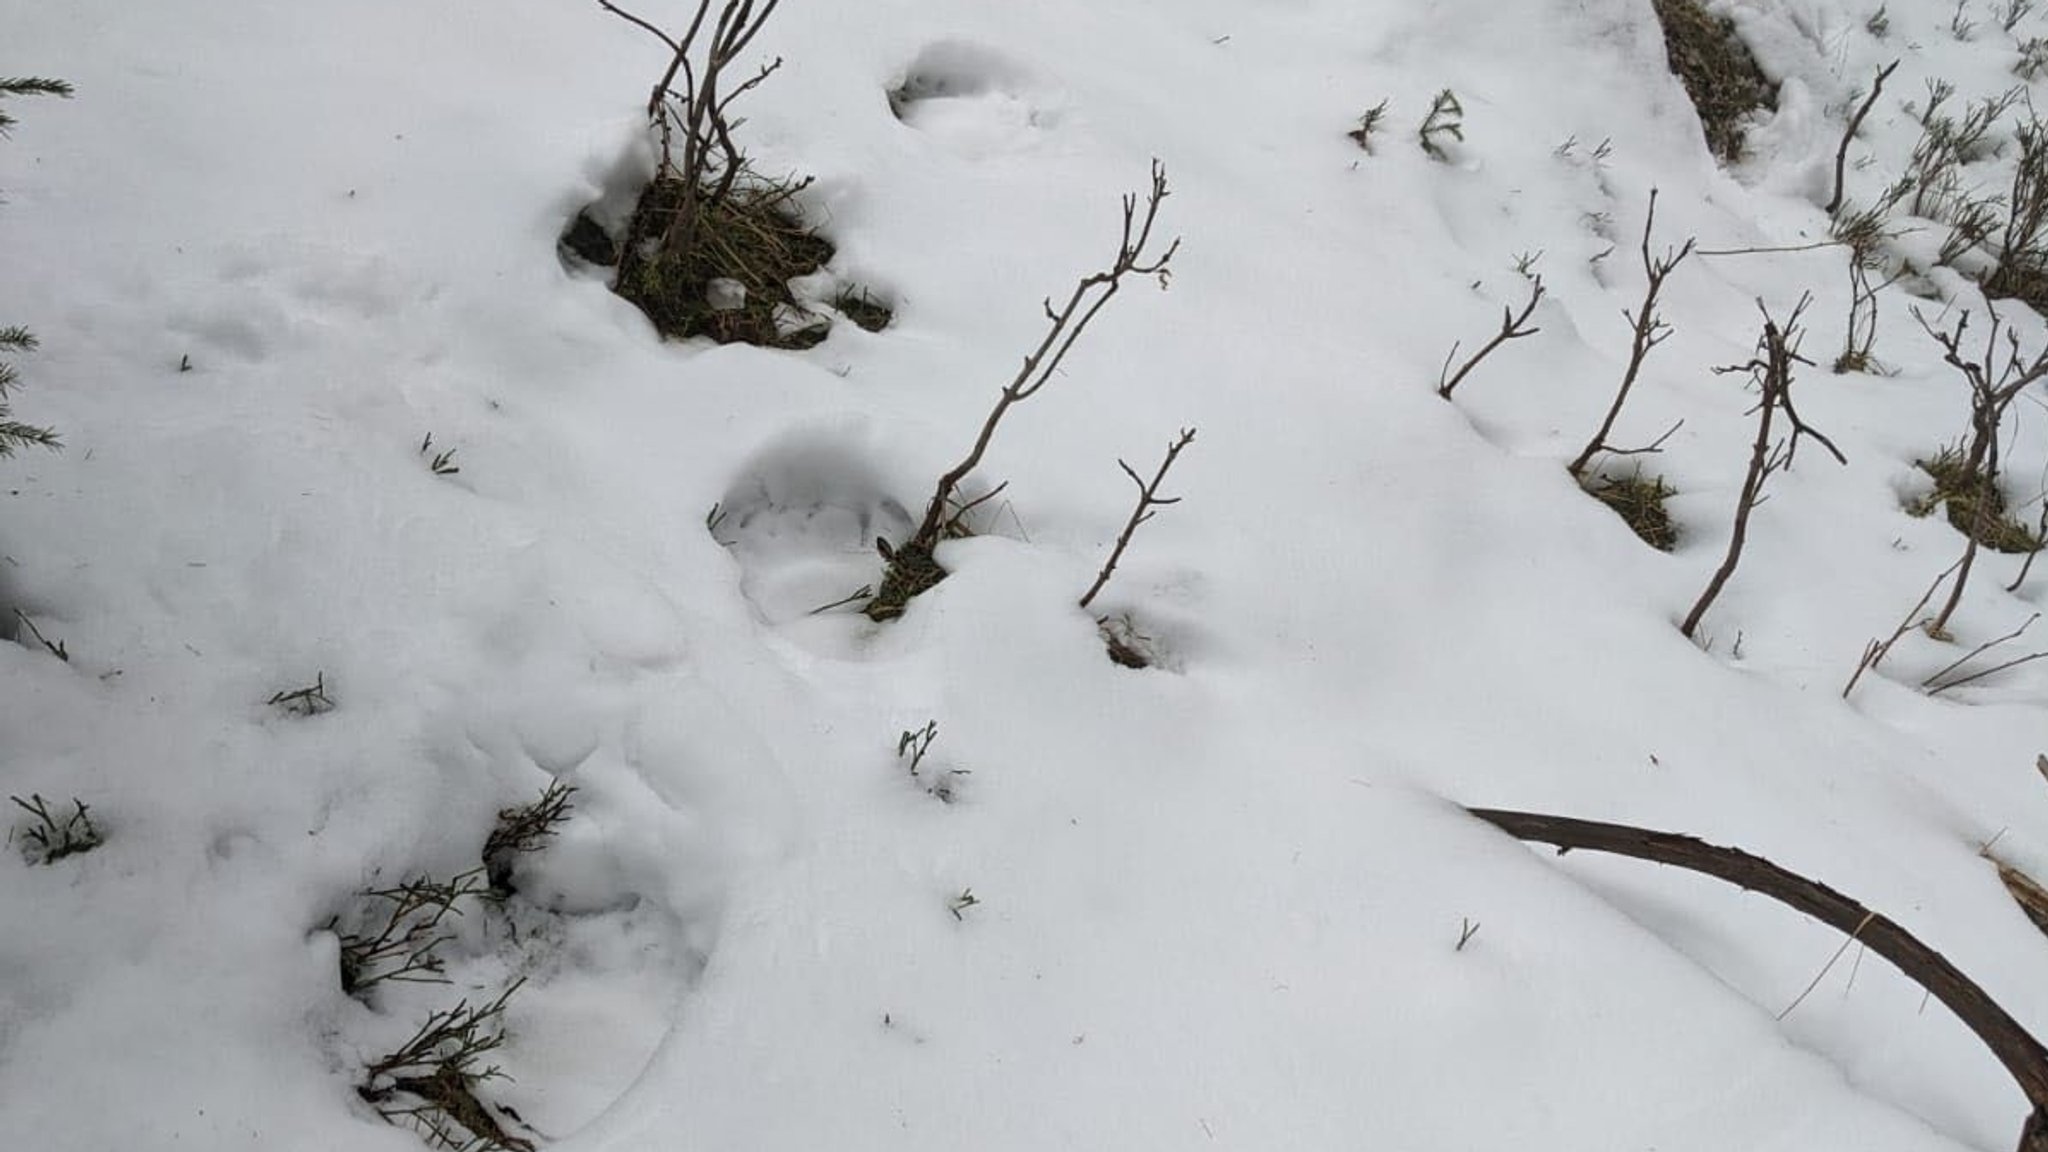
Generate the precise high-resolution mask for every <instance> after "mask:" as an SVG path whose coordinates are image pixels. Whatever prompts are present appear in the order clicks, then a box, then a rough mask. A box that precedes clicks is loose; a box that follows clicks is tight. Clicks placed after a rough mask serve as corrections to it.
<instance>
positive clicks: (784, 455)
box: [708, 422, 911, 624]
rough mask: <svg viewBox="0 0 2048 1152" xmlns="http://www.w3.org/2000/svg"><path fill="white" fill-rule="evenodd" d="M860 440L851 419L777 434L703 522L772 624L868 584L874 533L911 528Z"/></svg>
mask: <svg viewBox="0 0 2048 1152" xmlns="http://www.w3.org/2000/svg"><path fill="white" fill-rule="evenodd" d="M862 438H863V437H862V434H861V433H860V431H859V428H858V426H857V425H853V424H851V423H850V422H836V423H834V424H832V425H822V426H819V425H814V426H809V427H805V428H802V429H798V430H796V431H792V432H788V433H784V434H783V435H782V436H780V437H778V438H777V439H775V440H773V441H771V442H770V443H769V444H768V445H767V446H765V447H763V448H762V449H761V450H760V451H759V452H758V453H756V454H755V456H754V459H753V460H752V461H751V462H750V463H749V464H748V465H747V467H746V468H745V469H744V470H743V471H742V472H741V474H740V476H739V478H738V479H737V480H735V481H734V482H733V484H732V486H731V487H730V488H728V489H727V490H726V493H725V496H724V498H723V499H722V500H720V501H719V504H718V508H717V510H716V511H715V512H714V513H713V515H712V516H711V518H710V520H709V521H708V526H709V527H710V528H711V533H712V535H713V537H715V538H716V539H717V540H718V542H719V543H720V544H723V545H725V546H726V547H727V548H729V549H731V550H732V554H733V556H734V558H735V559H737V560H738V561H739V564H740V571H741V577H740V590H741V591H742V592H743V593H744V594H745V595H746V597H747V599H748V600H749V601H750V602H752V604H753V605H754V608H755V610H756V611H758V612H759V613H760V614H761V615H762V617H763V618H764V619H766V620H768V621H769V622H771V623H776V624H781V623H786V622H789V621H792V620H797V619H801V618H803V617H805V616H809V615H812V614H814V612H815V610H816V609H819V608H821V607H823V606H825V605H828V604H832V603H834V602H837V601H841V600H846V599H847V598H848V597H851V596H854V594H855V593H856V592H858V591H859V590H860V589H861V588H862V587H863V586H866V585H872V584H873V583H874V582H875V581H876V580H877V579H878V578H879V576H880V573H881V568H882V562H881V558H880V556H879V554H878V553H877V552H876V549H875V539H876V538H877V537H878V536H879V537H883V538H887V539H891V540H900V539H902V538H903V537H904V536H906V535H908V534H909V532H910V529H911V517H910V513H909V512H908V511H907V510H906V509H905V508H904V506H903V504H902V503H901V502H900V501H899V500H897V499H896V497H895V495H894V494H893V492H892V490H891V488H890V486H889V485H888V484H886V483H885V482H884V477H883V476H882V474H881V470H880V469H879V468H878V467H876V466H875V464H874V463H873V462H872V457H871V455H870V454H869V453H867V452H864V451H862V450H860V448H859V447H857V446H856V444H857V443H858V441H859V440H861V439H862ZM849 441H852V442H854V443H849ZM857 603H858V601H855V602H854V603H851V604H849V605H848V606H847V607H848V609H849V610H850V609H851V608H852V607H854V606H856V605H857Z"/></svg>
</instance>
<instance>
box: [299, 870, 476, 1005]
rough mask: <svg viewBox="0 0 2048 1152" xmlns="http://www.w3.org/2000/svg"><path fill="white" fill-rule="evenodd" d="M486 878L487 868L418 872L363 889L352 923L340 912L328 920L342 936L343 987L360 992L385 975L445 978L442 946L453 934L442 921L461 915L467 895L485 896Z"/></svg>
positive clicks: (409, 979)
mask: <svg viewBox="0 0 2048 1152" xmlns="http://www.w3.org/2000/svg"><path fill="white" fill-rule="evenodd" d="M483 880H484V870H483V869H481V868H476V869H471V870H470V871H468V872H464V873H462V874H460V875H458V876H456V877H454V878H453V879H450V880H445V881H443V880H436V879H434V878H433V877H430V876H419V877H415V878H414V879H411V880H408V881H406V882H404V883H403V884H400V885H398V886H397V887H395V888H371V889H367V890H365V891H364V892H362V893H361V905H360V907H359V909H358V910H357V911H356V912H355V913H354V915H352V916H351V917H350V919H351V920H352V921H354V922H355V923H354V924H346V923H344V919H343V917H340V916H337V917H335V918H334V919H332V920H329V921H328V922H327V928H328V930H329V931H331V932H333V933H334V934H335V936H336V937H337V938H338V939H339V940H340V942H341V955H340V965H341V990H342V991H343V992H345V993H347V994H349V995H350V996H355V997H362V996H364V995H366V994H367V993H368V992H369V990H370V989H371V988H373V987H375V986H376V985H378V984H382V983H384V982H385V981H391V982H393V983H401V984H445V983H447V982H448V979H447V977H446V976H445V975H443V972H444V970H445V968H446V962H445V961H444V960H443V959H442V957H441V952H440V950H441V947H442V945H444V944H447V943H449V942H450V941H452V940H454V939H455V936H454V934H453V933H452V932H447V931H444V930H443V925H444V924H445V923H446V922H447V919H448V917H450V916H461V915H462V908H461V905H462V904H463V902H464V901H471V900H480V899H483V898H484V896H485V895H486V893H487V889H486V888H485V887H484V883H483Z"/></svg>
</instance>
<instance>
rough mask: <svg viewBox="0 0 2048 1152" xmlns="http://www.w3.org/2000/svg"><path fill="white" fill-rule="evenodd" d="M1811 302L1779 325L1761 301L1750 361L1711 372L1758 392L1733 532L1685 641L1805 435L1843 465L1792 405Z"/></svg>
mask: <svg viewBox="0 0 2048 1152" xmlns="http://www.w3.org/2000/svg"><path fill="white" fill-rule="evenodd" d="M1812 302H1813V297H1812V296H1811V295H1807V296H1801V297H1800V298H1799V303H1798V304H1796V305H1794V306H1793V308H1792V315H1791V316H1790V317H1789V318H1788V319H1787V320H1786V321H1785V323H1784V325H1783V326H1780V325H1779V324H1778V322H1777V321H1776V320H1775V319H1774V318H1772V316H1771V314H1770V311H1769V310H1768V309H1766V308H1765V307H1764V304H1763V301H1761V300H1759V301H1757V310H1758V311H1759V312H1761V313H1763V332H1762V334H1761V335H1759V336H1758V337H1757V345H1756V356H1755V357H1753V358H1752V359H1751V360H1750V361H1749V363H1747V364H1738V365H1735V366H1733V367H1730V368H1717V369H1715V371H1716V372H1724V373H1725V372H1747V373H1749V374H1750V378H1751V379H1752V380H1754V381H1755V382H1756V385H1757V389H1758V391H1759V392H1760V393H1761V396H1760V398H1759V399H1758V400H1757V404H1756V413H1757V422H1756V440H1755V442H1754V443H1753V444H1752V445H1751V446H1750V454H1749V471H1748V473H1747V474H1746V475H1744V477H1743V480H1742V493H1741V495H1740V496H1739V497H1738V498H1737V499H1736V503H1735V527H1734V529H1733V531H1732V532H1731V533H1730V534H1729V537H1728V552H1727V554H1726V555H1725V556H1723V557H1722V560H1721V566H1720V567H1719V568H1717V569H1715V570H1714V575H1713V578H1712V579H1711V580H1709V581H1708V582H1707V587H1706V590H1705V591H1703V592H1701V593H1700V597H1699V599H1698V600H1696V601H1694V602H1693V606H1692V611H1690V612H1688V613H1686V616H1685V621H1684V623H1682V624H1680V625H1679V627H1678V630H1679V632H1680V633H1682V634H1683V635H1684V636H1685V637H1686V639H1688V640H1690V639H1692V636H1693V633H1694V632H1695V631H1696V630H1697V629H1698V628H1699V624H1700V618H1701V617H1703V616H1705V615H1706V614H1707V608H1708V607H1709V606H1711V605H1712V604H1713V602H1714V600H1715V598H1716V597H1718V596H1719V595H1720V594H1721V589H1722V588H1724V587H1725V586H1726V585H1727V583H1728V579H1729V577H1731V576H1733V575H1734V574H1735V566H1736V565H1737V564H1738V563H1740V562H1741V560H1742V546H1743V544H1744V543H1745V542H1746V540H1747V539H1748V535H1749V517H1750V514H1751V513H1752V512H1754V511H1756V508H1757V505H1759V504H1761V503H1763V501H1764V499H1765V497H1764V485H1765V483H1766V482H1767V481H1769V480H1770V478H1771V477H1772V476H1773V475H1775V474H1776V473H1778V472H1781V471H1783V470H1785V469H1788V468H1790V467H1792V462H1793V458H1794V457H1795V456H1796V455H1797V453H1798V451H1799V438H1800V437H1801V436H1811V437H1813V438H1814V439H1815V440H1816V441H1818V442H1819V443H1820V445H1821V446H1822V447H1824V448H1826V449H1827V450H1828V452H1829V453H1830V454H1831V455H1833V456H1834V458H1835V460H1836V462H1837V463H1843V464H1846V463H1848V461H1847V460H1846V459H1845V458H1844V457H1843V455H1842V452H1841V449H1839V448H1836V447H1835V444H1834V441H1832V440H1829V439H1828V438H1827V436H1826V435H1824V434H1822V433H1821V432H1820V431H1818V430H1817V429H1815V428H1813V427H1812V426H1811V425H1809V424H1807V423H1806V422H1805V421H1804V420H1801V419H1800V418H1799V410H1798V409H1797V408H1795V407H1793V404H1792V369H1793V366H1794V365H1797V364H1807V365H1811V364H1812V361H1810V360H1808V359H1806V358H1805V357H1803V356H1801V355H1800V354H1799V338H1800V336H1801V334H1802V333H1801V330H1800V328H1799V318H1800V316H1801V314H1803V313H1804V312H1805V311H1806V306H1807V305H1808V304H1810V303H1812ZM1780 412H1783V413H1784V414H1785V419H1786V421H1787V422H1788V423H1789V424H1790V425H1791V427H1792V432H1791V435H1790V436H1788V437H1786V438H1785V439H1783V440H1774V439H1773V435H1774V428H1773V425H1774V423H1775V420H1776V417H1777V414H1778V413H1780Z"/></svg>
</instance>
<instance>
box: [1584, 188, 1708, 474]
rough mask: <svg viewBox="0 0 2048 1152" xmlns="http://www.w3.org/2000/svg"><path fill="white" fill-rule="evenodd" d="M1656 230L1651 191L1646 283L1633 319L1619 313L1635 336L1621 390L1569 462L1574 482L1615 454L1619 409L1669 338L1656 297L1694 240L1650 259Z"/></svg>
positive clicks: (1637, 451)
mask: <svg viewBox="0 0 2048 1152" xmlns="http://www.w3.org/2000/svg"><path fill="white" fill-rule="evenodd" d="M1656 226H1657V190H1656V189H1655V188H1652V189H1650V210H1649V213H1648V214H1647V215H1645V216H1644V217H1643V240H1642V244H1641V245H1640V246H1639V247H1638V249H1637V251H1638V252H1639V253H1640V254H1641V256H1642V260H1643V275H1644V277H1645V281H1646V283H1645V285H1644V288H1643V302H1642V305H1641V306H1640V307H1638V308H1637V309H1636V310H1635V314H1634V315H1630V314H1629V313H1627V312H1623V313H1622V315H1623V316H1624V317H1626V318H1627V320H1628V321H1629V324H1630V325H1631V327H1632V328H1633V329H1634V336H1633V337H1632V338H1631V340H1630V342H1629V351H1628V368H1627V369H1626V370H1624V371H1623V372H1622V374H1621V387H1620V388H1617V389H1616V390H1615V393H1614V403H1613V404H1611V405H1609V406H1608V408H1607V416H1606V418H1604V419H1602V420H1601V421H1600V429H1599V431H1597V432H1594V433H1593V438H1592V439H1591V440H1588V441H1586V446H1585V447H1584V448H1582V449H1580V450H1579V454H1578V455H1577V456H1576V457H1574V458H1573V459H1572V462H1571V464H1570V465H1569V466H1568V467H1569V468H1570V470H1571V474H1572V479H1574V480H1584V479H1585V476H1586V469H1587V468H1588V467H1590V466H1591V465H1592V463H1593V457H1595V456H1597V455H1599V454H1600V453H1601V452H1603V451H1606V452H1614V449H1612V448H1609V447H1608V446H1607V437H1608V436H1609V435H1610V434H1612V433H1613V431H1614V422H1615V420H1616V419H1618V418H1619V417H1620V416H1621V407H1622V405H1624V404H1626V403H1628V394H1629V392H1630V391H1631V390H1632V389H1634V388H1635V386H1636V378H1637V377H1638V376H1640V375H1642V371H1643V361H1645V360H1647V359H1648V358H1649V356H1650V350H1651V349H1652V348H1655V347H1656V346H1657V345H1659V344H1662V343H1663V342H1664V341H1665V339H1666V338H1667V337H1669V336H1670V335H1671V325H1669V324H1666V323H1665V322H1664V317H1663V316H1661V315H1659V314H1658V312H1657V296H1658V294H1659V293H1661V292H1663V291H1664V281H1665V280H1666V279H1667V278H1668V277H1669V276H1670V275H1671V273H1672V271H1673V270H1674V269H1676V268H1677V267H1678V266H1679V265H1680V264H1683V263H1684V262H1685V258H1686V257H1687V256H1690V255H1692V251H1693V245H1694V240H1693V239H1692V238H1688V239H1687V240H1686V242H1685V243H1684V244H1682V245H1680V246H1679V247H1678V248H1677V249H1676V250H1673V249H1670V248H1666V249H1665V250H1664V254H1663V255H1662V256H1652V255H1651V254H1650V235H1651V232H1652V230H1653V229H1655V228H1656ZM1672 431H1673V432H1675V431H1677V429H1676V428H1675V427H1674V428H1673V429H1672ZM1670 435H1671V433H1670V432H1666V433H1665V434H1664V436H1660V437H1658V438H1657V442H1656V444H1653V445H1651V446H1650V447H1649V448H1648V449H1634V450H1632V451H1630V452H1627V453H1616V454H1617V455H1637V454H1640V453H1642V452H1644V451H1652V452H1654V451H1655V450H1656V449H1657V446H1658V445H1661V444H1662V443H1663V442H1664V438H1665V437H1668V436H1670Z"/></svg>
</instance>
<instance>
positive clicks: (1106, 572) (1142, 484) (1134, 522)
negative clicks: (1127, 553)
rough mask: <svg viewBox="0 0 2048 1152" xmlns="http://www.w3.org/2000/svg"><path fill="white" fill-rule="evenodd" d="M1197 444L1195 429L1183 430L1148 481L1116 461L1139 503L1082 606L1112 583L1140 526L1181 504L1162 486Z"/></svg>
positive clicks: (1132, 509)
mask: <svg viewBox="0 0 2048 1152" xmlns="http://www.w3.org/2000/svg"><path fill="white" fill-rule="evenodd" d="M1194 442H1195V430H1194V429H1193V428H1183V429H1181V432H1180V438H1179V439H1177V440H1175V441H1174V442H1173V443H1171V444H1169V445H1167V446H1166V458H1165V459H1164V460H1161V461H1160V462H1159V470H1158V471H1157V472H1154V473H1153V474H1152V479H1151V480H1149V481H1147V480H1142V479H1140V478H1139V476H1138V474H1137V472H1136V471H1134V470H1132V468H1131V466H1130V465H1129V464H1126V463H1124V462H1123V461H1122V460H1118V461H1117V462H1116V465H1117V467H1119V468H1121V469H1123V470H1124V475H1126V476H1129V477H1130V478H1131V483H1133V484H1136V485H1137V486H1138V502H1137V504H1136V505H1135V506H1133V507H1132V508H1131V518H1130V519H1129V520H1126V521H1125V522H1124V530H1123V532H1121V533H1120V534H1118V536H1117V538H1116V547H1115V548H1112V549H1110V553H1109V559H1108V560H1107V561H1104V563H1103V565H1102V570H1101V571H1100V572H1097V573H1096V574H1095V583H1093V584H1090V585H1089V586H1088V591H1087V592H1086V593H1084V594H1083V595H1082V597H1081V607H1083V608H1086V607H1088V605H1089V604H1090V603H1092V602H1093V601H1094V600H1095V595H1096V593H1098V592H1100V591H1102V588H1103V586H1104V585H1106V584H1108V583H1109V578H1110V576H1111V575H1112V574H1114V573H1115V572H1116V565H1117V561H1119V560H1122V559H1123V558H1124V549H1126V548H1128V547H1130V546H1131V537H1133V536H1136V535H1137V534H1138V525H1140V524H1143V523H1144V522H1145V521H1147V520H1150V519H1151V518H1152V516H1153V514H1154V511H1155V510H1156V509H1159V508H1164V507H1165V506H1166V505H1168V504H1178V503H1180V497H1178V496H1161V495H1160V494H1159V486H1160V485H1161V484H1163V483H1165V482H1166V473H1167V470H1168V469H1170V468H1172V467H1173V462H1174V461H1175V460H1177V459H1179V458H1180V453H1181V450H1182V449H1183V448H1186V447H1187V446H1188V445H1190V444H1193V443H1194Z"/></svg>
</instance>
